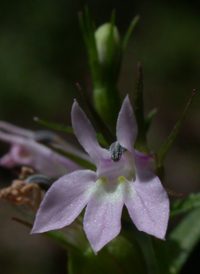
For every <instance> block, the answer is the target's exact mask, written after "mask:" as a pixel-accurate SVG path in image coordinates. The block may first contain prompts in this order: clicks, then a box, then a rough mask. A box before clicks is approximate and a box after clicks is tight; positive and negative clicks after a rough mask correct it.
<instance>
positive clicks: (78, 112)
mask: <svg viewBox="0 0 200 274" xmlns="http://www.w3.org/2000/svg"><path fill="white" fill-rule="evenodd" d="M71 115H72V127H73V129H74V133H75V135H76V137H77V139H78V141H79V143H80V144H81V145H82V146H83V148H84V149H85V151H86V152H87V153H88V154H89V155H90V157H91V158H92V159H93V161H94V162H95V164H96V165H98V164H99V162H100V161H101V159H102V158H104V157H107V155H108V151H107V150H106V149H103V148H102V147H100V145H99V143H98V141H97V137H96V133H95V130H94V128H93V126H92V124H91V122H90V121H89V120H88V118H87V117H86V115H85V113H84V111H83V110H82V109H81V108H80V107H79V105H78V103H77V102H76V101H74V103H73V106H72V113H71Z"/></svg>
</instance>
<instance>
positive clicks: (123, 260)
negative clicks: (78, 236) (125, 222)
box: [68, 235, 146, 274]
mask: <svg viewBox="0 0 200 274" xmlns="http://www.w3.org/2000/svg"><path fill="white" fill-rule="evenodd" d="M68 271H69V274H86V273H87V274H94V273H95V274H102V273H104V274H110V273H115V274H125V273H126V274H132V273H134V274H145V273H146V267H145V261H144V259H143V256H142V253H141V250H140V248H139V246H138V244H137V242H136V241H134V242H130V241H129V240H127V239H126V238H125V237H124V236H122V235H119V236H118V237H117V238H115V239H114V240H113V241H111V242H110V243H109V244H107V245H106V246H105V247H104V248H103V249H102V250H101V251H100V252H98V254H97V255H95V254H94V252H93V251H92V249H91V248H88V250H86V251H85V252H84V253H80V252H70V254H69V258H68Z"/></svg>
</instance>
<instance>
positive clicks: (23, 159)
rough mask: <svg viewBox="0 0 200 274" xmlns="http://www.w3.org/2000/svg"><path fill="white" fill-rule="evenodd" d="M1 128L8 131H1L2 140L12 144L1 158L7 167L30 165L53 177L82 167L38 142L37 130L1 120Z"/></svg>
mask: <svg viewBox="0 0 200 274" xmlns="http://www.w3.org/2000/svg"><path fill="white" fill-rule="evenodd" d="M0 129H1V130H4V131H7V132H3V131H0V140H3V141H5V142H9V143H10V144H11V148H10V150H9V152H8V153H7V154H6V155H4V156H3V157H1V159H0V165H1V166H4V167H7V168H13V167H15V166H29V167H32V168H34V169H35V170H36V171H38V172H40V173H43V174H46V175H48V176H50V177H53V178H58V177H60V176H62V175H64V174H66V173H69V172H72V171H74V170H77V169H80V168H81V167H80V166H79V165H78V164H76V163H75V162H73V161H71V160H70V159H67V158H66V157H64V156H62V155H60V154H58V153H57V152H54V151H53V150H51V149H50V148H48V147H47V146H44V145H43V144H41V143H38V142H36V141H35V140H34V138H35V137H37V136H38V134H37V132H33V131H31V130H25V129H22V128H19V127H16V126H14V125H11V124H8V123H6V122H3V121H0ZM8 132H10V133H8Z"/></svg>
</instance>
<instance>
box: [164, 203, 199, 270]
mask: <svg viewBox="0 0 200 274" xmlns="http://www.w3.org/2000/svg"><path fill="white" fill-rule="evenodd" d="M199 240H200V208H198V209H195V210H194V211H192V212H191V213H189V214H188V215H187V216H186V217H185V218H184V219H183V220H182V221H181V222H180V223H179V224H178V225H177V226H176V227H175V228H174V230H173V231H172V232H171V233H170V235H169V237H168V241H169V248H170V274H178V273H180V270H181V268H182V266H183V265H184V263H185V262H186V260H187V259H188V257H189V255H190V254H191V252H192V250H193V249H194V248H195V246H196V244H197V243H198V241H199Z"/></svg>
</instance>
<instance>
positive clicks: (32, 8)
mask: <svg viewBox="0 0 200 274" xmlns="http://www.w3.org/2000/svg"><path fill="white" fill-rule="evenodd" d="M87 3H88V5H89V8H90V12H91V16H92V18H93V19H94V20H95V22H96V26H97V27H98V26H99V25H100V24H103V23H105V22H108V21H109V20H110V15H111V12H112V10H113V8H115V9H116V25H117V27H118V29H119V31H120V34H121V36H122V37H124V34H125V31H126V29H127V27H128V26H129V24H130V22H131V20H132V18H133V17H134V16H135V15H136V14H139V15H140V17H141V19H140V21H139V23H138V24H137V26H136V28H135V30H134V33H133V35H132V37H131V39H130V41H129V44H128V45H127V50H126V51H125V53H124V60H123V64H122V73H121V77H120V82H119V90H120V94H121V98H124V96H125V94H126V93H129V94H130V97H131V98H132V99H133V92H134V90H135V82H136V81H135V76H136V68H137V63H138V61H141V62H142V66H143V77H144V101H145V113H148V112H149V111H150V110H152V109H153V108H155V107H156V108H158V113H157V114H156V115H155V117H154V119H153V123H152V127H151V129H150V132H149V134H148V141H149V147H150V148H151V149H152V150H157V149H158V148H159V146H160V145H161V144H162V143H163V141H164V140H165V139H166V137H167V136H168V134H169V132H170V131H171V129H172V127H173V125H174V124H175V122H176V121H177V120H178V118H179V116H180V114H181V113H182V110H183V108H184V106H185V104H186V102H187V101H188V99H189V97H190V94H191V92H192V90H193V88H196V90H197V95H196V97H195V100H194V103H193V106H192V109H191V110H190V112H189V115H188V117H187V119H186V122H185V126H184V128H183V130H182V131H181V133H180V135H179V138H178V140H177V141H176V144H175V146H174V147H173V148H172V150H171V153H169V155H168V156H167V157H166V162H165V167H166V177H165V182H164V183H165V185H166V186H169V187H170V186H171V187H172V188H173V189H174V190H175V191H177V192H182V193H183V194H184V195H185V196H187V194H188V193H189V192H196V191H199V181H200V174H199V164H200V161H199V154H200V147H199V138H200V127H199V115H200V109H199V104H200V96H199V89H200V81H199V79H200V47H199V45H200V34H199V30H200V17H199V12H200V4H199V1H175V2H174V1H172V0H171V1H166V0H165V1H164V0H162V1H157V0H154V1H151V2H149V1H144V0H142V1H126V0H125V1H119V0H118V1H117V0H116V1H114V0H107V1H106V0H96V1H92V0H88V1H87ZM0 4H1V5H0V60H1V66H0V75H1V76H0V79H1V81H0V91H1V92H0V116H1V118H0V119H1V120H6V121H8V122H11V123H15V124H17V125H19V126H24V127H27V128H39V125H38V124H36V123H34V122H33V121H32V118H33V117H34V116H38V117H39V118H42V119H45V120H48V121H52V122H55V123H60V124H64V125H66V126H67V125H70V111H71V105H72V102H73V98H74V97H76V98H78V99H80V96H79V91H78V90H77V88H76V86H75V83H76V82H79V83H80V84H81V86H82V87H83V88H84V89H86V90H88V92H89V95H91V91H92V82H91V77H90V75H89V66H88V62H87V57H86V50H85V47H84V42H83V39H82V35H81V31H80V29H79V24H78V19H77V12H78V11H79V10H82V9H83V6H84V4H85V1H81V0H80V1H78V0H76V1H73V0H69V1H66V0H65V1H64V0H60V1H56V0H49V1H47V0H42V1H38V0H36V1H25V0H21V1H19V0H16V1H12V0H8V1H0ZM1 149H2V150H3V145H2V148H1ZM5 207H6V204H5V203H2V202H1V204H0V208H1V209H3V211H2V212H1V216H3V217H4V218H3V219H1V222H2V221H3V222H4V221H5V218H7V217H5V216H7V215H5V213H4V212H5V211H4V210H5ZM7 214H8V215H9V214H13V212H12V211H11V210H10V211H9V210H8V212H7ZM4 224H5V227H2V228H1V231H0V232H1V234H0V237H1V238H5V235H7V234H8V231H9V233H11V234H12V233H13V231H12V230H14V231H15V232H14V234H13V235H14V236H12V237H11V238H9V237H8V236H7V238H5V239H7V241H6V240H5V239H4V241H3V243H2V245H1V247H0V255H1V268H0V273H8V274H9V273H13V271H14V273H16V274H17V273H18V272H19V273H31V272H30V269H29V266H27V261H28V260H29V263H30V265H31V264H32V266H34V263H33V262H35V261H38V260H40V261H41V265H42V263H43V260H45V259H47V260H49V262H50V263H49V266H48V267H47V268H46V271H47V272H46V273H55V268H52V272H50V269H51V259H50V256H52V258H53V257H55V253H53V252H52V254H49V255H48V256H47V257H46V258H44V257H40V258H38V260H36V259H30V258H35V257H34V256H36V258H37V252H38V251H37V250H38V246H39V243H38V244H37V245H35V249H34V248H33V249H34V250H35V251H34V252H35V253H31V252H30V249H32V245H34V243H35V239H36V238H35V237H34V239H33V238H30V237H29V236H28V239H29V238H30V239H29V245H28V247H27V246H26V248H25V247H23V248H21V246H20V245H21V244H22V242H24V239H23V238H22V236H20V234H21V229H20V228H19V225H16V224H15V225H12V224H11V223H10V222H6V223H5V222H4ZM8 226H9V227H11V228H10V230H8V229H7V227H8ZM19 236H20V239H21V241H17V237H19ZM9 239H10V241H9ZM37 239H38V241H40V240H39V239H40V237H38V238H37ZM5 246H7V248H5ZM30 247H31V248H30ZM18 249H19V250H20V249H21V251H22V252H23V254H26V256H25V255H22V258H21V259H20V260H22V261H20V262H21V263H20V262H19V261H18V263H16V261H17V260H18V259H17V255H18V253H19V251H18ZM47 249H48V248H46V249H44V253H45V252H46V250H47ZM27 250H28V251H27ZM21 251H20V252H21ZM49 253H50V252H49ZM23 256H24V257H23ZM28 256H29V257H30V258H29V259H28ZM41 256H42V255H41ZM23 259H24V261H26V262H23ZM11 261H12V262H13V264H10V262H11ZM6 264H7V265H9V268H8V267H7V268H6V272H5V268H3V267H4V265H6ZM52 264H53V263H52ZM22 265H24V270H23V269H22ZM45 265H46V263H45ZM40 267H41V266H40ZM13 269H14V270H13ZM28 269H29V270H28ZM38 269H39V268H38ZM58 271H59V270H57V271H56V273H59V272H58ZM60 271H61V272H60V273H63V269H62V270H60ZM183 271H184V270H183ZM194 271H196V270H194ZM33 273H36V271H33ZM37 273H45V272H44V269H43V268H41V269H40V272H39V270H38V272H37ZM183 273H184V272H183ZM190 273H198V271H196V272H192V270H191V268H190Z"/></svg>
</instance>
